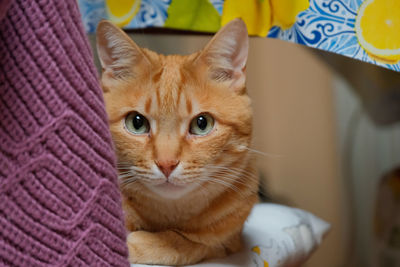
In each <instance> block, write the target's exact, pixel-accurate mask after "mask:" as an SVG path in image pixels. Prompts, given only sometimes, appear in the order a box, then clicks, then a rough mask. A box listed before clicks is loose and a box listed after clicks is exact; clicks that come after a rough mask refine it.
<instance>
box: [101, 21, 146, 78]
mask: <svg viewBox="0 0 400 267" xmlns="http://www.w3.org/2000/svg"><path fill="white" fill-rule="evenodd" d="M96 39H97V43H96V45H97V54H98V55H99V59H100V63H101V67H102V68H103V76H104V75H105V76H106V77H108V78H113V79H127V78H131V77H135V75H136V73H135V66H137V65H138V64H139V63H141V62H143V61H146V63H148V60H147V58H146V56H145V55H144V54H143V52H142V51H141V49H140V48H139V47H138V46H137V45H136V44H135V42H133V41H132V39H131V38H129V36H128V35H127V34H126V33H125V32H124V31H123V30H121V29H120V28H118V27H117V26H115V25H114V24H112V23H111V22H109V21H106V20H102V21H100V23H99V24H98V26H97V32H96Z"/></svg>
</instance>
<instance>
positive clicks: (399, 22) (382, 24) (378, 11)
mask: <svg viewBox="0 0 400 267" xmlns="http://www.w3.org/2000/svg"><path fill="white" fill-rule="evenodd" d="M356 36H357V38H358V42H359V43H360V45H361V46H362V47H363V48H364V49H365V51H366V52H367V53H368V54H369V55H370V56H371V57H372V58H374V59H376V60H378V61H380V62H383V63H388V64H394V63H397V62H398V61H399V60H400V1H399V0H367V1H365V2H363V3H362V4H361V6H360V8H359V10H358V14H357V18H356Z"/></svg>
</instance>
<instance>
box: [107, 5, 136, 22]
mask: <svg viewBox="0 0 400 267" xmlns="http://www.w3.org/2000/svg"><path fill="white" fill-rule="evenodd" d="M140 2H141V0H106V10H107V14H108V17H109V19H110V20H111V21H112V22H113V23H115V24H116V25H117V26H119V27H123V26H125V25H127V24H128V23H129V22H130V21H131V20H132V19H133V18H134V17H135V15H136V13H137V12H138V11H139V8H140Z"/></svg>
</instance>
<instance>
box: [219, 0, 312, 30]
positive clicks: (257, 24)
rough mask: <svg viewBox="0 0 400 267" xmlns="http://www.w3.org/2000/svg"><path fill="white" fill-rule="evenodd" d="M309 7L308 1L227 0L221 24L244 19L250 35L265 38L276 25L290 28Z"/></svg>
mask: <svg viewBox="0 0 400 267" xmlns="http://www.w3.org/2000/svg"><path fill="white" fill-rule="evenodd" d="M308 6H309V2H308V0H226V1H225V2H224V7H223V10H222V19H221V24H222V26H223V25H225V24H227V23H228V22H229V21H231V20H232V19H235V18H242V19H243V21H244V22H245V23H246V25H247V29H248V31H249V34H250V35H258V36H262V37H264V36H266V35H267V34H268V32H269V30H270V28H271V27H272V26H274V25H276V26H279V27H281V28H282V29H287V28H290V27H291V26H292V25H293V24H294V23H295V22H296V17H297V14H298V13H300V12H301V11H304V10H306V9H307V8H308Z"/></svg>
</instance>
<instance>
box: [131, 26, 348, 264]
mask: <svg viewBox="0 0 400 267" xmlns="http://www.w3.org/2000/svg"><path fill="white" fill-rule="evenodd" d="M209 38H210V37H208V36H171V35H144V34H136V35H134V36H133V39H134V40H135V41H136V42H137V43H138V44H139V45H141V46H145V47H148V48H150V49H153V50H155V51H158V52H162V53H169V54H170V53H184V54H185V53H191V52H193V51H196V50H197V49H200V48H201V47H202V46H203V45H204V44H205V43H206V42H207V41H208V40H209ZM247 75H248V79H247V84H248V86H247V87H248V92H249V94H250V95H251V96H252V98H253V106H254V111H255V116H254V117H255V118H254V122H255V140H254V145H253V147H254V148H255V149H257V150H260V151H264V152H268V153H272V154H279V155H281V156H280V157H265V156H258V166H259V168H260V170H261V172H262V175H263V176H264V177H265V179H266V183H267V186H268V191H269V193H270V194H271V195H272V197H273V198H274V200H278V201H283V202H284V203H287V204H290V205H294V206H297V207H300V208H303V209H306V210H308V211H311V212H313V213H314V214H316V215H318V216H320V217H321V218H323V219H325V220H327V221H328V222H330V223H331V224H332V226H333V228H332V231H331V232H330V233H329V235H328V236H327V238H326V240H325V242H324V243H323V245H322V247H321V248H320V249H318V250H317V252H316V253H315V254H314V255H313V257H312V258H311V259H310V260H309V262H308V263H307V267H334V266H335V267H336V266H343V264H342V263H343V261H344V255H345V249H346V248H345V245H344V244H345V242H344V241H345V240H344V239H345V230H346V229H345V227H344V225H345V223H346V221H347V219H346V216H345V212H344V210H343V208H342V206H344V205H343V203H342V201H341V200H342V190H341V188H342V184H341V181H342V180H341V176H340V174H339V166H338V165H339V164H338V154H337V149H336V147H337V141H336V128H335V127H336V125H335V122H336V119H335V116H334V106H333V98H332V88H331V85H332V81H331V78H332V75H331V73H330V71H329V70H328V69H327V67H326V66H325V65H324V64H323V63H321V62H320V61H319V60H318V59H317V58H315V57H314V56H313V55H312V54H310V53H309V51H307V50H306V49H305V48H303V47H300V46H297V45H294V44H290V43H286V42H282V41H279V40H271V39H263V38H252V39H251V41H250V55H249V60H248V65H247Z"/></svg>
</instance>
